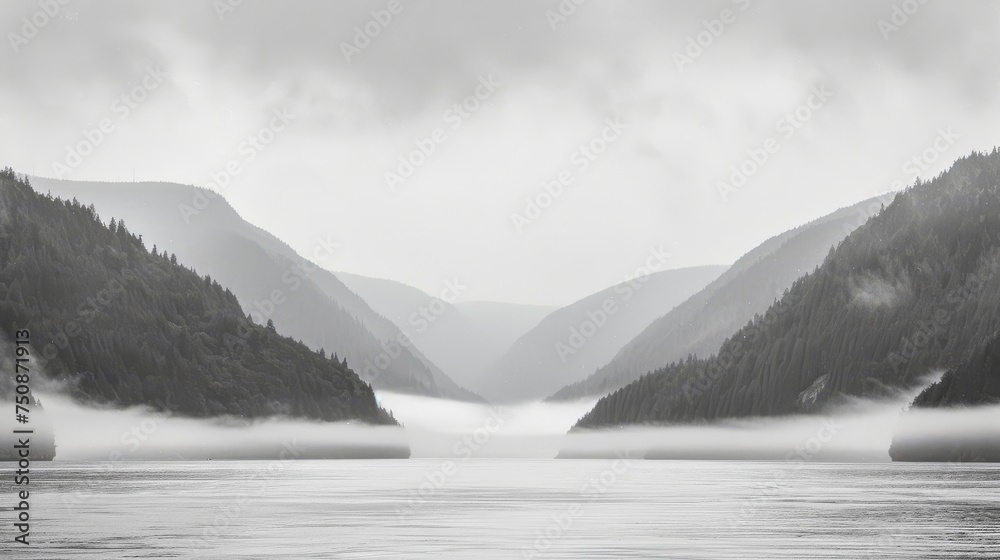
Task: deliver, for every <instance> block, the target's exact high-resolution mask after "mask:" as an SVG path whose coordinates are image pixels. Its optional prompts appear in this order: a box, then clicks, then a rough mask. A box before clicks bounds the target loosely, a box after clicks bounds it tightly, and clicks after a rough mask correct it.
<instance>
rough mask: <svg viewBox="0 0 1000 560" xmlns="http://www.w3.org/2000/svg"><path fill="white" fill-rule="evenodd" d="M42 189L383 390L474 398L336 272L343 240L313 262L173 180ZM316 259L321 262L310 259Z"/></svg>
mask: <svg viewBox="0 0 1000 560" xmlns="http://www.w3.org/2000/svg"><path fill="white" fill-rule="evenodd" d="M32 181H33V183H34V184H35V186H36V187H37V188H38V189H39V191H40V192H45V191H49V192H51V193H52V194H54V195H57V196H61V197H63V198H74V197H75V198H77V199H79V200H80V201H82V202H84V203H85V204H93V205H94V206H95V207H96V209H97V212H98V213H100V215H101V216H104V217H105V218H118V219H124V220H125V221H126V223H128V224H129V226H131V227H134V228H136V229H137V231H141V232H142V233H143V236H144V237H143V239H144V241H145V242H146V244H147V245H149V246H151V247H156V248H158V250H160V251H164V250H166V251H169V252H171V253H174V254H176V255H177V258H178V259H179V260H180V261H181V262H183V263H184V264H185V265H187V266H191V267H193V268H194V269H195V270H197V271H198V272H199V273H201V274H208V275H210V276H212V278H214V279H216V280H218V281H219V282H220V283H222V284H223V285H225V286H227V287H229V288H230V289H231V290H232V291H233V293H234V294H235V295H236V297H237V299H238V300H239V301H240V303H241V304H242V307H243V311H244V312H245V314H249V315H250V316H251V317H253V319H254V320H255V321H256V322H258V323H265V322H266V321H267V320H269V319H270V320H273V321H274V324H275V326H276V327H277V330H278V332H281V333H283V334H286V335H288V336H291V337H293V338H295V339H297V340H301V341H302V342H304V343H305V344H306V345H307V346H309V347H310V348H312V349H314V350H320V349H323V350H325V351H326V352H328V353H330V354H337V355H338V356H339V357H342V358H347V361H348V363H349V364H350V365H351V366H352V367H353V368H354V369H355V370H356V371H357V372H358V373H359V374H360V375H361V376H362V378H364V379H366V380H367V381H369V382H370V383H372V385H373V386H374V387H376V388H378V389H387V390H393V391H400V392H408V393H417V394H423V395H429V396H437V397H450V398H464V399H475V398H476V397H475V396H474V395H471V394H470V393H469V392H468V391H465V390H464V389H462V388H461V387H459V386H458V385H457V384H455V383H454V382H453V381H452V380H451V379H449V378H448V377H447V376H446V375H445V374H444V373H443V372H441V371H440V369H438V368H437V366H435V365H434V364H433V363H432V362H431V361H430V360H428V359H427V358H425V357H424V356H423V355H421V354H420V352H419V351H417V350H416V349H415V348H413V347H412V346H410V347H408V346H407V343H406V340H405V339H404V338H403V336H402V334H401V333H400V331H399V329H398V328H397V327H396V325H394V324H393V323H392V322H391V321H389V320H388V319H386V318H384V317H382V316H380V315H379V314H377V313H375V312H374V311H373V310H372V309H371V308H370V307H369V306H368V305H367V304H366V303H365V302H364V300H362V299H361V297H359V296H358V295H357V294H355V293H354V292H352V291H351V290H350V289H348V288H347V286H345V285H344V284H343V283H342V282H341V281H340V280H338V279H337V277H336V276H334V275H333V274H332V273H330V272H329V271H327V270H325V269H324V268H322V266H321V265H322V264H323V262H324V261H327V260H331V259H333V258H335V256H336V251H337V248H336V243H335V242H333V241H332V240H330V239H318V240H317V242H316V246H315V250H314V251H313V254H312V255H310V257H311V258H312V260H308V259H306V258H303V257H302V256H300V255H298V254H297V253H296V252H295V251H293V250H292V249H291V248H290V247H289V246H288V245H286V244H285V243H283V242H282V241H280V240H278V239H277V238H276V237H274V236H273V235H271V234H269V233H267V232H265V231H263V230H262V229H260V228H258V227H256V226H253V225H251V224H250V223H248V222H246V221H245V220H243V219H242V218H241V217H240V216H239V214H237V213H236V211H235V210H233V208H232V207H231V206H230V205H229V203H228V202H226V200H225V199H224V198H222V197H221V196H220V195H218V194H215V193H212V192H210V191H206V190H203V189H199V188H195V187H191V186H184V185H178V184H174V183H94V182H82V181H60V180H55V179H45V178H33V179H32ZM313 262H317V263H318V264H319V265H320V266H317V265H316V264H313Z"/></svg>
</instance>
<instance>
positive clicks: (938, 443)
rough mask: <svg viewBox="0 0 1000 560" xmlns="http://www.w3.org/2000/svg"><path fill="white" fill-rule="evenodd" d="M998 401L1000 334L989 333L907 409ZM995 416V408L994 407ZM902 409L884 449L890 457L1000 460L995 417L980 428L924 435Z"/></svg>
mask: <svg viewBox="0 0 1000 560" xmlns="http://www.w3.org/2000/svg"><path fill="white" fill-rule="evenodd" d="M998 405H1000V333H994V335H993V336H992V337H990V339H989V340H988V341H987V342H985V343H984V344H982V345H981V346H980V348H979V349H977V350H976V351H975V352H974V353H973V354H972V355H971V356H970V357H969V358H968V359H967V360H965V361H964V362H963V363H962V364H960V365H959V366H958V367H956V368H954V369H952V370H949V371H947V372H945V374H944V376H943V377H942V378H941V380H940V381H938V382H937V383H934V384H933V385H931V386H930V387H928V388H926V389H924V391H923V392H922V393H920V395H919V396H917V398H916V399H915V400H914V401H913V405H912V407H911V411H912V412H913V413H919V412H921V411H927V410H954V409H957V408H965V407H985V406H992V407H997V406H998ZM993 410H994V411H995V412H996V413H997V414H998V415H1000V408H993ZM912 420H913V416H912V415H911V414H910V413H907V414H904V416H903V419H902V421H901V422H900V426H899V427H898V428H897V432H896V435H895V436H894V437H893V441H892V447H890V449H889V454H890V456H891V457H892V459H893V460H894V461H987V462H992V463H997V462H1000V435H998V434H1000V431H998V428H1000V422H998V421H1000V416H996V417H995V420H994V422H993V423H992V425H990V426H982V428H984V433H982V434H980V435H972V434H967V433H956V432H952V433H949V435H948V436H947V437H945V438H928V437H926V435H924V434H922V433H921V430H920V427H919V426H918V425H913V422H912Z"/></svg>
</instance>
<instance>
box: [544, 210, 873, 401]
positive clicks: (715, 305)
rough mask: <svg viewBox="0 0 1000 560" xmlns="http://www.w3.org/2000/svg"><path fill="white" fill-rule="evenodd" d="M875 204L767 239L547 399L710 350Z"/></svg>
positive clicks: (593, 389) (589, 390)
mask: <svg viewBox="0 0 1000 560" xmlns="http://www.w3.org/2000/svg"><path fill="white" fill-rule="evenodd" d="M879 207H880V202H879V199H878V198H872V199H870V200H866V201H864V202H861V203H859V204H856V205H854V206H851V207H848V208H842V209H840V210H838V211H836V212H833V213H832V214H829V215H827V216H824V217H822V218H819V219H817V220H814V221H812V222H810V223H808V224H805V225H803V226H800V227H797V228H795V229H792V230H789V231H787V232H785V233H782V234H780V235H776V236H774V237H772V238H771V239H768V240H767V241H765V242H764V243H762V244H760V245H759V246H757V247H756V248H754V249H753V250H751V251H750V252H748V253H747V254H746V255H744V256H743V257H741V258H740V259H739V260H738V261H736V262H735V263H734V264H733V266H731V267H730V268H729V270H727V271H726V272H725V273H723V274H722V276H720V277H719V278H717V279H716V280H715V281H714V282H712V283H711V284H709V285H708V286H706V287H705V289H704V290H701V291H700V292H698V293H697V294H695V295H693V296H691V297H690V298H689V299H688V300H687V301H685V302H684V303H682V304H680V305H678V306H677V307H675V308H674V309H673V310H671V311H670V313H667V314H666V315H664V316H663V317H660V318H659V319H657V320H656V321H653V323H652V324H651V325H649V327H647V328H646V329H645V330H644V331H642V333H640V334H639V335H638V336H637V337H635V338H634V339H633V340H632V341H631V342H629V343H628V344H626V345H625V347H624V348H622V349H621V350H620V351H619V352H618V354H616V355H615V357H614V358H613V359H612V360H611V361H610V362H609V363H608V364H607V365H605V366H603V367H601V368H600V369H598V370H597V371H596V372H594V373H593V374H592V375H590V376H589V377H587V378H586V379H584V380H583V381H580V382H578V383H574V384H572V385H569V386H567V387H564V388H562V389H560V390H559V391H558V392H557V393H556V394H555V395H553V396H552V397H551V400H557V401H559V400H575V399H581V398H585V397H598V396H604V395H607V394H608V393H611V392H612V391H614V390H616V389H619V388H621V387H624V386H625V385H628V384H629V383H631V382H633V381H635V380H636V379H639V377H641V376H642V375H644V374H646V373H649V372H651V371H653V370H656V369H659V368H661V367H663V366H664V365H666V364H669V363H671V362H674V361H677V360H681V359H684V358H686V357H687V356H689V355H695V356H709V355H711V354H714V353H715V352H718V350H719V347H720V346H721V345H722V342H723V341H724V340H725V339H726V337H727V336H729V335H731V334H733V333H734V332H736V331H737V330H739V328H740V327H742V326H743V325H745V324H746V323H747V321H750V320H751V319H753V317H754V315H757V314H759V313H763V312H765V311H767V308H768V306H770V305H771V304H772V303H774V301H775V300H776V299H777V298H779V297H781V295H782V293H783V292H784V291H785V290H787V289H788V288H789V287H791V285H792V283H793V282H795V280H797V279H798V278H801V277H802V276H804V275H805V274H806V273H807V272H810V271H812V270H813V269H814V268H815V267H816V266H818V265H819V264H820V263H821V262H823V257H825V256H826V254H827V252H828V251H829V250H830V247H832V246H834V245H836V244H837V243H838V242H840V241H841V240H842V239H844V238H845V237H847V235H848V234H850V233H851V232H852V231H854V230H855V229H856V228H857V227H859V226H860V225H861V224H863V223H864V221H865V219H866V218H867V217H868V216H871V215H874V214H875V213H877V212H878V211H879Z"/></svg>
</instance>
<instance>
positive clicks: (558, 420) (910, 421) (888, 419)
mask: <svg viewBox="0 0 1000 560" xmlns="http://www.w3.org/2000/svg"><path fill="white" fill-rule="evenodd" d="M38 396H39V398H40V399H41V402H42V403H43V405H44V406H45V411H46V423H49V422H50V423H51V425H52V426H53V427H54V430H55V436H56V444H57V452H56V460H69V461H108V460H110V461H116V460H210V459H211V460H221V459H272V458H284V459H329V458H378V457H381V458H399V457H406V456H407V455H408V454H409V456H412V457H414V458H442V459H452V460H457V461H461V460H466V459H472V458H538V459H548V458H553V457H557V456H558V457H562V458H574V457H614V456H616V455H618V456H628V457H631V458H647V459H730V460H821V461H862V462H880V461H888V460H890V457H889V447H890V445H891V443H892V440H893V436H894V435H897V434H898V433H900V432H902V433H905V435H906V437H907V438H908V440H909V441H910V442H912V441H914V440H916V441H920V440H921V439H922V438H923V439H926V440H927V441H942V440H945V441H947V440H953V439H955V438H956V437H959V436H962V437H972V438H978V439H985V440H991V441H1000V406H991V407H981V408H969V409H951V410H911V411H906V405H905V403H906V402H909V400H910V399H912V396H911V395H909V394H906V395H903V394H901V395H899V396H898V399H896V398H894V399H892V400H890V401H884V402H871V401H858V402H853V403H851V404H850V405H845V406H844V407H842V408H841V409H840V410H839V411H837V412H834V413H830V414H825V415H801V416H787V417H780V418H766V419H764V418H758V419H747V420H739V421H735V420H734V421H728V422H723V423H715V424H703V425H686V426H669V427H652V426H639V427H629V428H615V429H606V430H593V431H574V432H571V433H568V432H569V430H570V429H571V428H572V426H573V425H574V424H575V423H576V422H577V420H578V419H579V418H580V417H581V416H583V415H584V414H585V413H586V412H587V411H588V410H590V409H591V408H592V407H593V405H594V400H593V399H591V400H586V401H577V402H571V403H543V402H538V403H528V404H523V405H517V406H506V407H493V406H490V405H486V404H477V403H468V402H458V401H450V400H444V399H435V398H429V397H422V396H415V395H407V394H399V393H389V392H378V393H377V398H378V400H379V402H380V404H381V405H382V406H383V407H385V408H386V409H388V410H390V411H392V413H393V414H394V415H395V417H396V418H397V419H398V420H399V421H400V423H401V424H403V428H397V427H389V426H370V425H365V424H357V423H324V422H314V421H306V420H301V419H289V418H271V419H261V420H254V421H246V420H243V419H234V418H226V419H195V418H187V417H179V416H173V415H169V414H164V413H161V412H157V411H154V410H150V409H146V408H130V409H125V410H119V409H109V408H95V407H90V406H85V405H81V404H79V403H77V402H74V401H73V400H71V399H69V398H68V397H65V396H63V395H61V394H57V393H46V394H40V395H38ZM904 419H905V421H904ZM903 428H905V429H903ZM4 431H5V433H10V430H9V429H6V428H4Z"/></svg>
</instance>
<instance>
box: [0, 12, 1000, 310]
mask: <svg viewBox="0 0 1000 560" xmlns="http://www.w3.org/2000/svg"><path fill="white" fill-rule="evenodd" d="M51 1H52V2H53V3H54V5H58V10H55V9H53V8H51V7H50V8H49V9H50V11H54V12H56V13H55V15H54V16H53V17H52V18H51V21H47V20H48V19H49V18H48V16H43V15H40V14H43V13H44V12H43V11H42V10H43V7H44V5H45V1H43V2H42V3H41V4H39V3H38V2H34V1H24V2H20V1H18V2H4V3H3V4H2V5H0V21H2V31H3V32H4V34H5V43H6V44H5V45H3V47H2V48H0V72H2V79H0V130H2V132H3V134H0V165H10V166H12V167H14V168H15V169H17V170H18V171H22V172H26V173H35V174H37V175H43V176H58V175H60V174H61V175H63V176H64V177H66V178H73V179H95V180H126V179H131V176H132V170H133V168H134V169H135V173H136V176H137V178H138V179H140V180H165V181H176V182H180V183H185V184H194V185H201V186H205V185H209V184H210V183H212V174H213V172H214V173H216V174H217V173H218V172H220V171H221V170H224V169H225V168H226V166H227V162H230V161H231V160H234V161H235V162H236V163H238V164H239V173H236V174H233V175H232V177H231V180H230V181H229V183H228V184H227V185H225V187H224V188H223V189H222V192H223V193H224V195H225V197H226V198H227V199H228V200H229V201H230V202H231V204H232V205H233V206H234V207H235V208H236V209H237V210H238V211H239V212H240V213H241V214H242V216H243V217H244V218H246V219H247V220H249V221H250V222H252V223H254V224H256V225H259V226H261V227H263V228H265V229H267V230H269V231H270V232H272V233H274V234H275V235H277V236H278V237H280V238H281V239H283V240H285V241H286V242H288V243H289V244H290V245H291V246H292V247H294V248H296V249H297V250H298V251H299V252H300V253H302V254H312V253H313V248H314V246H315V239H316V238H317V237H324V238H325V237H327V236H332V237H333V238H335V239H337V240H338V241H339V242H340V243H341V247H340V252H339V253H338V254H337V255H336V256H335V257H334V258H333V259H330V260H329V261H327V262H324V263H322V264H323V265H324V266H325V267H327V268H330V269H332V270H346V271H350V272H355V273H359V274H364V275H369V276H377V277H383V278H391V279H395V280H399V281H402V282H405V283H407V284H411V285H413V286H416V287H418V288H420V289H422V290H424V291H426V292H428V293H437V292H439V291H440V290H441V289H442V288H443V287H444V285H445V281H446V280H448V279H452V278H456V277H457V278H459V279H460V281H461V282H463V283H464V284H466V285H467V286H468V289H467V290H466V291H465V292H463V294H462V299H465V300H499V301H510V302H522V303H541V304H564V303H568V302H571V301H573V300H576V299H578V298H580V297H583V296H585V295H587V294H589V293H592V292H595V291H597V290H600V289H602V288H604V287H607V286H609V285H611V284H614V283H617V282H620V281H622V280H624V279H625V278H626V277H627V276H629V275H631V274H633V273H634V271H635V270H636V269H637V268H638V267H640V266H641V265H642V264H643V263H644V262H645V261H646V257H647V256H648V255H649V253H650V250H651V249H656V248H660V247H662V248H664V249H665V250H667V251H668V252H670V253H671V257H670V258H669V259H668V261H667V262H666V264H665V265H663V266H664V267H665V268H677V267H684V266H692V265H699V264H728V263H731V262H733V261H734V260H735V259H737V258H738V257H739V256H741V255H742V254H743V253H745V252H746V251H748V250H749V249H751V248H753V247H754V246H756V245H757V244H758V243H760V242H761V241H763V240H764V239H766V238H768V237H770V236H772V235H775V234H778V233H780V232H782V231H784V230H787V229H789V228H791V227H794V226H796V225H799V224H802V223H804V222H807V221H809V220H811V219H814V218H817V217H820V216H822V215H824V214H827V213H829V212H830V211H832V210H834V209H836V208H839V207H842V206H846V205H849V204H851V203H854V202H857V201H859V200H862V199H864V198H868V197H870V196H873V195H876V194H879V193H882V192H885V191H887V190H889V189H890V188H892V185H893V183H894V182H896V181H900V182H905V183H909V182H912V180H913V179H914V178H915V174H914V173H912V171H913V170H914V169H916V167H915V166H914V165H913V164H912V163H910V164H909V165H908V162H909V161H910V160H911V159H912V158H913V157H914V156H915V155H918V154H924V153H925V150H928V149H931V151H929V152H927V153H928V154H929V155H933V156H934V159H936V160H937V161H935V162H933V163H930V164H929V165H927V169H926V170H925V171H922V172H921V174H922V175H924V176H928V177H929V176H931V175H933V174H936V173H937V172H939V171H941V170H943V169H944V168H946V167H947V166H948V164H949V163H950V162H951V161H952V160H954V159H955V158H956V157H958V156H960V155H962V154H964V153H967V152H969V151H971V150H974V149H975V150H986V149H992V147H993V146H994V145H996V144H998V143H1000V133H998V129H997V123H1000V104H998V103H997V100H998V95H1000V3H998V2H985V1H983V2H975V1H968V2H945V1H943V0H930V1H929V2H927V3H926V4H924V5H920V4H919V3H918V2H916V0H908V1H906V2H904V1H900V0H897V1H896V2H895V5H896V6H897V9H896V10H895V16H894V2H892V1H873V0H857V1H850V2H845V1H842V0H837V1H828V2H814V1H812V2H811V1H798V0H797V1H794V2H793V1H791V0H789V1H786V2H765V1H756V0H734V1H729V0H724V1H717V2H706V1H703V0H697V1H688V2H653V1H648V2H639V1H634V2H609V1H600V0H590V1H588V2H584V3H583V4H582V5H580V6H576V5H575V4H574V3H573V2H572V1H571V0H565V1H564V2H562V3H561V4H560V3H559V2H554V1H530V2H529V1H511V0H504V1H495V2H482V1H468V0H454V1H432V2H420V3H418V2H410V1H403V2H402V3H399V4H396V3H395V2H389V1H387V0H386V1H381V0H379V1H374V2H351V3H347V2H336V3H334V2H320V1H283V2H269V3H265V2H256V1H253V0H245V1H243V2H242V3H240V2H238V1H237V0H216V1H215V2H214V3H213V2H210V1H207V0H206V1H178V0H171V1H170V2H166V1H164V2H135V1H127V2H126V1H121V2H91V1H85V0H76V1H73V2H68V3H67V4H66V5H65V6H63V5H60V4H58V2H56V0H51ZM40 5H42V6H43V7H40ZM231 5H235V7H233V8H232V9H230V7H231ZM560 6H562V14H560ZM570 6H572V7H574V8H575V11H573V13H569V12H570V9H568V8H569V7H570ZM914 8H917V9H914ZM390 9H392V10H393V11H395V12H396V13H395V14H393V13H391V12H390ZM723 10H728V12H724V11H723ZM373 11H374V12H375V14H373V13H372V12H373ZM907 11H909V12H912V13H910V14H907V13H906V12H907ZM563 14H566V15H563ZM387 16H390V17H387ZM22 18H27V20H28V21H30V20H32V19H34V20H35V22H36V24H37V23H39V22H43V24H42V25H40V26H39V25H36V24H26V23H25V20H23V19H22ZM379 20H381V22H382V23H380V22H379ZM713 20H718V21H713ZM880 20H881V22H880ZM386 22H387V23H386ZM356 27H357V30H356V29H355V28H356ZM359 30H360V31H359ZM366 30H367V31H366ZM33 31H37V32H33ZM359 33H360V34H359ZM699 34H700V36H699ZM699 39H700V42H701V45H698V48H694V47H692V41H694V42H695V43H697V42H698V40H699ZM699 49H700V50H699ZM144 80H145V85H142V84H143V81H144ZM136 88H139V89H136ZM477 93H478V94H479V97H480V99H476V98H475V96H476V94H477ZM122 95H126V96H132V97H131V98H126V99H121V96H122ZM470 96H471V97H470ZM463 101H464V102H465V104H466V108H465V109H461V110H456V109H455V108H454V105H455V104H456V103H462V102H463ZM810 104H811V107H809V105H810ZM275 111H277V112H278V113H281V112H282V111H284V112H285V114H286V117H285V119H284V120H281V119H277V118H275V117H274V114H275ZM790 113H791V114H792V116H791V119H792V120H794V121H795V122H794V123H793V122H791V121H790V120H789V117H788V116H787V115H789V114H790ZM796 113H797V115H798V116H796ZM803 117H804V118H803ZM102 119H107V121H106V124H108V123H110V125H111V126H110V127H109V130H111V132H109V133H107V134H104V137H103V138H100V139H99V141H96V142H94V143H93V144H94V147H93V149H92V153H89V154H88V155H86V157H81V158H80V161H76V160H75V159H74V158H73V157H71V156H70V155H69V154H68V152H67V150H68V149H69V148H68V146H77V145H79V144H80V143H81V142H84V143H86V142H87V140H86V138H87V135H85V134H84V131H85V130H88V129H92V128H94V127H99V126H100V124H101V121H102ZM286 122H287V124H286ZM608 123H612V124H613V125H614V126H610V125H609V124H608ZM269 126H273V129H267V127H269ZM265 129H266V130H265ZM941 131H944V132H945V136H947V137H949V138H946V139H941V138H939V136H940V135H941ZM250 135H258V136H259V138H261V140H259V141H257V145H256V146H255V145H254V144H244V142H245V141H246V138H247V137H248V136H250ZM602 135H603V138H602ZM90 136H91V138H97V136H96V135H95V134H93V133H92V134H91V135H90ZM267 140H270V143H267V144H265V143H264V142H265V141H267ZM418 141H420V143H422V144H423V146H424V148H425V149H428V150H429V147H430V146H433V147H434V150H433V153H431V154H430V155H429V156H423V154H420V156H423V157H420V156H417V155H413V154H412V153H411V152H413V150H416V149H418V147H417V142H418ZM935 142H937V146H938V148H939V149H938V150H933V149H932V148H933V146H934V145H935ZM582 145H584V146H586V145H589V146H591V148H592V149H593V151H592V152H588V154H589V155H588V154H584V153H583V152H581V151H580V147H581V146H582ZM768 147H769V148H770V149H771V153H767V152H766V148H768ZM589 149H590V148H588V150H589ZM748 150H751V151H752V152H754V153H756V154H757V157H758V159H759V160H760V159H761V157H762V156H761V153H762V151H763V153H766V154H767V161H766V162H764V163H763V164H762V165H760V166H758V167H759V169H757V170H755V171H754V172H753V173H752V174H751V175H750V176H749V177H748V178H747V180H746V181H745V183H744V184H741V185H739V186H738V187H737V186H733V185H732V184H731V176H732V168H733V166H734V165H735V166H740V165H741V164H744V160H746V159H747V158H748V157H749V156H748ZM84 151H88V150H87V146H84ZM596 152H602V153H600V154H599V155H598V154H596ZM938 154H940V155H938ZM410 156H412V157H411V159H412V160H413V161H414V162H418V163H419V164H418V165H415V166H413V173H412V174H411V175H410V176H409V177H403V178H402V180H396V179H394V178H393V177H392V176H388V177H387V173H398V172H399V171H400V158H401V157H402V158H407V157H410ZM421 160H422V161H421ZM54 162H55V163H56V164H57V165H54ZM584 162H585V163H584ZM754 166H756V164H751V163H747V164H746V165H745V167H746V168H747V169H752V168H753V167H754ZM403 171H407V172H408V171H409V170H408V169H403ZM216 176H218V175H216ZM400 176H401V177H402V174H401V175H400ZM560 177H563V178H564V179H565V181H564V182H565V186H564V187H562V192H561V193H559V191H558V190H557V189H555V187H552V186H551V185H550V189H552V190H554V192H557V193H559V194H558V196H555V197H551V196H550V195H548V194H547V193H546V191H545V190H544V187H543V184H544V183H546V182H550V181H558V180H559V178H560ZM720 182H725V183H729V185H728V186H720ZM390 184H391V185H390ZM542 193H545V194H542ZM526 199H529V200H535V201H538V202H540V203H543V204H544V203H548V206H547V207H546V208H544V209H542V210H541V212H540V213H539V215H535V214H527V215H526V212H525V206H526V204H527V203H526ZM522 218H523V219H522Z"/></svg>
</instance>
